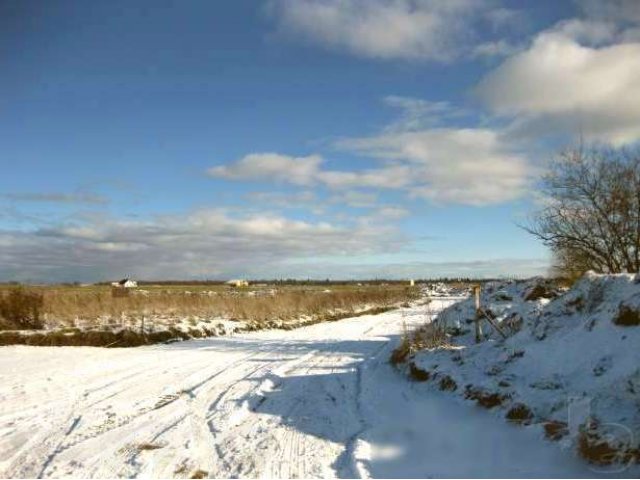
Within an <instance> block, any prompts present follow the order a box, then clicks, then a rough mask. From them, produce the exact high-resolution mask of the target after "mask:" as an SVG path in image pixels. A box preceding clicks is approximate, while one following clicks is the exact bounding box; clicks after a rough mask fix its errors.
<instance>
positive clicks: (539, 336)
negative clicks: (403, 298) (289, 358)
mask: <svg viewBox="0 0 640 480" xmlns="http://www.w3.org/2000/svg"><path fill="white" fill-rule="evenodd" d="M481 300H482V307H483V308H484V310H485V311H486V314H487V315H488V316H489V317H491V318H493V319H494V321H495V322H496V323H497V324H498V325H499V326H500V329H501V330H502V331H503V332H504V333H505V334H506V335H507V338H506V339H502V338H501V336H500V335H499V334H498V333H497V332H496V330H495V329H494V328H493V327H491V326H490V325H489V323H488V322H487V321H486V320H484V321H483V322H482V323H483V334H484V337H485V341H483V342H481V343H478V344H476V343H475V334H474V325H473V323H474V318H475V304H474V299H473V298H469V299H467V300H464V301H462V302H459V303H457V304H455V305H452V306H451V307H449V308H447V309H445V310H444V311H442V312H441V314H440V315H439V316H438V318H437V319H436V321H435V322H436V325H438V326H440V327H442V328H444V329H445V331H446V332H447V333H448V334H449V341H450V343H451V345H448V346H445V347H442V348H438V349H434V350H428V351H427V350H425V351H421V352H418V353H416V354H415V355H414V357H413V359H412V361H411V362H410V366H409V369H410V370H411V371H413V372H414V374H415V372H416V371H419V372H423V373H422V374H421V378H423V379H424V378H429V380H430V381H431V382H432V383H433V385H434V386H436V387H438V388H440V389H441V390H449V391H456V392H458V393H460V394H463V395H464V396H465V398H467V399H469V400H473V401H475V402H477V403H478V404H479V405H481V406H484V407H487V408H496V407H499V409H498V411H501V412H502V413H503V414H504V413H505V411H506V417H507V419H508V420H510V421H513V422H516V423H520V424H525V425H530V427H531V428H540V429H541V430H542V431H543V432H544V433H545V435H546V436H547V438H550V439H553V440H561V445H562V446H563V447H566V448H572V449H576V450H577V451H578V453H579V454H581V456H582V457H584V458H586V459H587V460H589V461H590V462H592V463H596V464H600V465H616V468H618V467H620V466H621V465H622V466H626V465H628V464H631V463H633V462H640V450H639V449H638V445H639V440H640V408H639V407H640V324H639V323H640V322H639V320H640V313H639V312H640V275H630V274H621V275H595V274H587V275H585V276H584V278H582V279H581V280H580V281H579V282H578V283H577V284H576V285H574V286H573V288H571V289H570V290H568V291H566V292H563V291H562V290H560V289H558V288H556V287H555V286H554V285H553V284H552V283H551V282H550V281H548V280H544V279H540V278H536V279H531V280H527V281H511V282H493V283H490V284H487V285H485V286H484V287H483V292H482V295H481ZM609 468H613V467H609ZM634 468H637V467H634Z"/></svg>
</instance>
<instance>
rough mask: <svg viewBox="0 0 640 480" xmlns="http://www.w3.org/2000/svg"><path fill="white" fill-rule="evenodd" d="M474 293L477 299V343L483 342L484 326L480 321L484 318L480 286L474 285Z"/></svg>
mask: <svg viewBox="0 0 640 480" xmlns="http://www.w3.org/2000/svg"><path fill="white" fill-rule="evenodd" d="M473 293H474V295H475V297H476V318H475V324H476V343H478V342H480V341H481V340H482V325H480V319H481V316H482V312H481V310H480V285H474V287H473Z"/></svg>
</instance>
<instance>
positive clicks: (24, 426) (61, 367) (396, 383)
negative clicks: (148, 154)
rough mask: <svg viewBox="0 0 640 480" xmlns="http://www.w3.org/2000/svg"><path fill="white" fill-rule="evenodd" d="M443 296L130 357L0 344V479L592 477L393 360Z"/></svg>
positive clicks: (532, 436) (552, 448) (127, 352)
mask: <svg viewBox="0 0 640 480" xmlns="http://www.w3.org/2000/svg"><path fill="white" fill-rule="evenodd" d="M451 302H452V300H451V299H439V300H436V301H434V302H433V303H432V304H431V305H430V306H429V307H427V306H424V305H416V306H413V307H411V308H405V309H400V310H396V311H392V312H387V313H384V314H381V315H376V316H362V317H359V318H354V319H346V320H342V321H338V322H331V323H321V324H317V325H313V326H309V327H304V328H300V329H297V330H293V331H282V330H273V331H262V332H255V333H247V334H242V335H236V336H230V337H219V338H211V339H206V340H192V341H187V342H180V343H174V344H171V345H156V346H150V347H140V348H133V349H100V348H91V347H57V348H56V347H41V348H38V347H23V346H11V347H0V404H1V405H2V408H1V409H0V477H40V476H41V477H63V476H70V477H117V476H126V477H182V478H189V477H192V476H195V477H203V476H209V477H233V476H242V477H258V476H260V477H289V478H290V477H433V476H438V477H460V476H463V477H466V476H469V477H514V476H515V477H549V476H553V477H558V476H560V477H576V476H580V477H585V476H586V477H590V476H597V475H598V474H597V472H595V471H593V470H591V469H589V468H588V467H587V465H586V464H584V463H582V462H581V461H579V460H578V459H577V458H575V457H572V456H570V455H567V453H566V452H562V451H561V450H560V449H559V448H557V446H556V445H554V444H551V443H548V442H545V441H543V440H542V439H541V436H540V434H539V432H535V431H532V430H527V429H519V428H517V427H514V426H511V425H508V424H506V423H504V422H502V421H498V420H496V419H495V418H494V417H493V416H492V415H490V414H489V413H487V412H486V411H484V410H481V409H477V408H471V407H470V406H469V405H464V404H461V403H460V402H459V401H458V400H456V397H452V396H447V395H446V394H443V393H440V392H433V391H430V390H428V387H427V386H426V385H425V384H422V383H411V382H407V381H406V379H405V378H404V377H403V376H402V375H401V374H399V372H397V371H396V370H395V369H394V368H393V367H392V366H390V365H389V363H388V358H389V354H390V352H391V350H392V349H393V347H394V346H395V344H396V343H397V341H398V338H399V335H400V334H401V333H402V332H403V330H404V329H409V328H412V327H414V326H417V325H419V324H422V323H424V322H425V321H426V320H428V315H430V314H434V313H436V312H437V311H438V310H439V309H441V308H442V307H444V306H445V305H448V304H450V303H451Z"/></svg>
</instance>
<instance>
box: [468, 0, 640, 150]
mask: <svg viewBox="0 0 640 480" xmlns="http://www.w3.org/2000/svg"><path fill="white" fill-rule="evenodd" d="M599 3H604V2H599ZM633 5H637V2H634V3H633V4H629V5H628V6H629V8H631V9H632V10H633V8H632V7H633ZM625 34H628V32H626V33H625V32H623V31H622V30H620V28H619V27H618V25H617V24H612V23H610V22H603V21H601V20H597V19H586V20H579V19H574V20H570V21H565V22H561V23H559V24H558V25H556V26H554V27H553V28H551V29H549V30H546V31H544V32H542V33H540V34H538V35H537V36H536V37H535V39H534V40H533V42H532V44H531V46H530V47H529V48H527V49H526V50H524V51H522V52H519V53H517V54H515V55H513V56H512V57H510V58H509V59H507V60H506V61H505V62H504V63H503V64H502V65H500V66H499V67H498V68H497V69H495V70H494V71H492V72H491V73H489V74H488V75H487V76H486V77H485V78H484V79H483V80H482V81H481V83H480V84H479V86H478V87H477V94H478V96H479V97H480V98H481V100H482V101H483V102H484V103H485V104H486V105H487V106H488V107H489V108H490V109H491V110H492V111H493V112H494V113H496V114H498V115H502V116H505V117H511V118H513V119H514V123H513V126H512V130H513V131H514V133H517V134H520V135H531V134H540V133H545V132H546V133H549V132H554V133H555V132H559V131H561V132H565V133H571V134H574V135H577V134H581V135H583V136H584V137H585V138H587V139H588V140H597V141H604V142H611V143H613V144H615V145H622V144H625V143H629V142H634V141H636V140H638V139H639V138H640V41H635V42H634V41H627V40H624V38H623V36H624V35H625Z"/></svg>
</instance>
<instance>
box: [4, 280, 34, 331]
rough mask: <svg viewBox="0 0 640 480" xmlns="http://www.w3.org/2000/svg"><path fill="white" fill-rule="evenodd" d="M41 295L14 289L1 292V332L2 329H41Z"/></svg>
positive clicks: (22, 289)
mask: <svg viewBox="0 0 640 480" xmlns="http://www.w3.org/2000/svg"><path fill="white" fill-rule="evenodd" d="M42 306H43V296H42V294H41V293H38V292H32V291H28V290H25V289H24V288H21V287H17V288H12V289H11V290H9V291H7V292H0V330H2V329H34V330H37V329H41V328H42V327H43V324H42V320H41V310H42Z"/></svg>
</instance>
